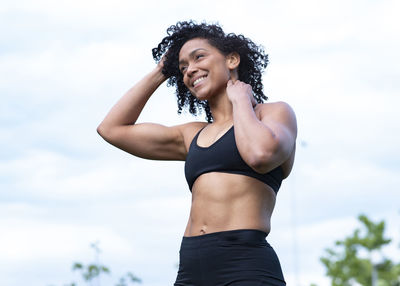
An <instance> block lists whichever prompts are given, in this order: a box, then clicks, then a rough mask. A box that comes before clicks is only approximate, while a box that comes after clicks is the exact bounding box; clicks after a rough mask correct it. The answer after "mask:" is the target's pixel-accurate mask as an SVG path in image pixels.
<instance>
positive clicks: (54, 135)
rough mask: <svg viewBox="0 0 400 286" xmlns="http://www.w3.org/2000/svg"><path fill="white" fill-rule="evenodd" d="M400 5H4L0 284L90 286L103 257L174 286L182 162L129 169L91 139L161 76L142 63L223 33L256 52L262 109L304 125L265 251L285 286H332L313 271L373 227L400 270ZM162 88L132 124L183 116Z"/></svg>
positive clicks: (185, 205) (114, 274)
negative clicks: (133, 92) (192, 25)
mask: <svg viewBox="0 0 400 286" xmlns="http://www.w3.org/2000/svg"><path fill="white" fill-rule="evenodd" d="M399 12H400V2H399V1H396V0H381V1H374V0H367V1H366V0H336V1H332V0H327V1H317V0H305V1H294V0H293V1H290V0H283V1H271V0H267V1H252V0H249V1H225V0H222V1H210V0H205V1H200V2H189V1H178V0H170V1H127V0H117V1H104V0H97V1H92V0H82V1H76V0H70V1H49V0H36V1H22V0H16V1H5V0H2V1H1V5H0V27H1V28H0V98H1V104H0V146H1V148H0V284H1V285H4V286H20V285H30V286H49V285H54V286H61V285H65V284H66V283H70V282H72V281H77V282H79V283H80V284H79V285H84V283H83V282H82V281H81V280H80V278H79V273H77V272H72V271H71V266H72V264H73V263H74V262H76V261H79V262H82V263H84V264H88V263H91V262H93V261H94V259H95V255H94V251H93V249H92V248H91V247H90V244H91V243H95V242H98V246H99V248H100V249H101V252H100V254H99V259H100V262H101V263H103V264H104V265H106V266H108V267H109V268H110V269H111V275H108V276H105V277H104V278H102V280H101V285H115V283H116V282H117V281H118V279H119V277H121V276H122V275H124V273H126V272H128V271H131V272H133V273H134V274H135V275H136V276H138V277H139V278H141V279H142V281H143V283H142V285H144V286H161V285H172V284H173V282H174V280H175V277H176V271H177V263H178V259H179V258H178V251H179V246H180V242H181V238H182V235H183V232H184V229H185V226H186V222H187V219H188V214H189V210H190V202H191V194H190V192H189V190H188V187H187V184H186V181H185V179H184V174H183V166H184V165H183V162H157V161H149V160H143V159H139V158H135V157H133V156H131V155H129V154H127V153H125V152H123V151H120V150H118V149H116V148H114V147H113V146H111V145H109V144H108V143H106V142H105V141H104V140H103V139H102V138H101V137H100V136H99V135H98V134H97V132H96V127H97V126H98V124H99V123H100V122H101V120H102V119H103V118H104V116H105V115H106V113H107V112H108V110H109V109H110V108H111V107H112V105H113V104H114V103H115V102H116V101H117V100H118V99H119V98H120V97H121V96H122V95H123V94H124V93H125V92H126V91H127V90H128V89H129V88H130V87H131V86H132V85H133V84H134V83H135V82H137V81H138V80H140V79H141V77H143V76H144V75H145V74H146V73H148V72H150V71H151V70H152V69H153V68H154V65H155V62H154V60H153V59H152V56H151V49H152V48H153V47H155V46H156V45H157V44H158V43H159V41H160V40H161V39H162V38H163V37H164V36H165V35H166V29H167V28H168V27H169V26H170V25H172V24H175V23H176V22H177V21H180V20H189V19H193V20H196V21H198V22H201V21H207V22H210V23H215V22H218V23H219V24H220V25H221V26H222V27H223V28H224V30H225V31H226V32H234V33H236V34H243V35H245V36H246V37H249V38H251V39H252V40H253V41H254V42H256V43H258V44H261V45H263V46H264V48H265V50H266V51H267V53H268V54H269V59H270V64H269V66H268V67H267V69H266V71H265V73H264V79H263V82H264V89H265V93H266V94H267V96H268V97H269V101H271V102H274V101H285V102H287V103H289V104H290V105H291V106H292V108H293V109H294V111H295V113H296V116H297V121H298V131H299V132H298V139H297V143H298V148H297V157H296V161H295V166H294V169H293V172H292V174H291V176H290V177H289V178H288V179H287V180H285V181H284V182H283V185H282V187H281V189H280V191H279V193H278V196H277V203H276V206H275V210H274V214H273V216H272V230H271V233H270V234H269V236H268V238H267V239H268V241H269V243H270V244H271V245H272V246H273V248H274V249H275V251H276V252H277V254H278V256H279V258H280V261H281V264H282V268H283V272H284V275H285V279H286V281H287V283H288V285H295V286H300V285H301V286H303V285H304V286H306V285H307V286H308V285H310V284H311V283H317V284H318V285H320V286H321V285H329V280H328V279H327V278H326V277H325V269H324V267H323V266H322V264H321V263H320V261H319V258H320V257H321V256H323V255H324V254H325V250H324V249H325V248H327V247H333V245H334V242H335V241H336V240H338V239H342V238H344V237H345V236H347V235H350V234H351V233H352V231H353V230H354V229H355V228H356V227H359V226H360V224H359V222H358V220H357V216H358V215H359V214H361V213H363V214H366V215H367V216H368V217H370V218H371V219H372V220H374V221H376V222H377V221H381V220H385V221H386V235H387V236H388V237H391V238H392V239H393V242H392V243H391V244H390V246H388V247H387V248H385V249H384V250H383V255H385V256H387V257H392V258H396V257H400V249H399V243H400V225H399V222H400V220H399V216H400V204H399V201H400V196H399V194H398V187H397V186H399V185H400V176H399V175H398V174H399V170H400V150H399V148H398V146H400V136H399V135H398V133H399V127H398V124H399V122H400V115H399V113H398V112H396V110H397V109H398V106H399V105H400V97H399V93H400V81H399V78H400V68H399V67H400V54H399V52H398V51H400V19H399V17H398V14H399ZM176 111H177V106H176V99H175V95H174V89H173V88H172V87H167V86H166V85H165V84H164V85H163V86H161V87H160V88H159V89H158V90H157V91H156V92H155V94H154V95H153V96H152V97H151V99H150V100H149V102H148V104H147V105H146V107H145V109H144V111H143V113H142V114H141V116H140V118H139V121H140V122H157V123H162V124H165V125H174V124H180V123H184V122H187V121H192V120H204V116H200V117H199V118H193V117H192V116H190V115H188V114H183V115H181V116H179V115H177V112H176Z"/></svg>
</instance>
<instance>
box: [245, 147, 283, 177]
mask: <svg viewBox="0 0 400 286" xmlns="http://www.w3.org/2000/svg"><path fill="white" fill-rule="evenodd" d="M281 152H282V145H281V144H280V142H279V140H277V139H276V140H274V142H273V144H271V142H270V143H269V146H268V148H265V147H262V146H260V147H258V148H253V149H252V152H251V156H250V157H249V159H248V165H249V166H250V168H252V169H253V170H254V171H256V172H257V173H261V174H265V173H267V172H269V171H271V170H272V169H273V168H275V167H276V163H277V162H276V161H277V159H278V158H279V157H281V155H280V154H281Z"/></svg>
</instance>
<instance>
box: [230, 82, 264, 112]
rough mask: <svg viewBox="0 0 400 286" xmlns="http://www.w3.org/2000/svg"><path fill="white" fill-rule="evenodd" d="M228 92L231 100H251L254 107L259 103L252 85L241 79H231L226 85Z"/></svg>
mask: <svg viewBox="0 0 400 286" xmlns="http://www.w3.org/2000/svg"><path fill="white" fill-rule="evenodd" d="M226 93H227V95H228V98H229V100H230V101H231V102H233V101H236V100H249V101H250V102H251V105H252V106H253V107H254V106H256V105H257V102H256V100H255V98H254V96H253V90H252V89H251V85H249V84H247V83H244V82H242V81H240V80H235V81H232V80H229V81H228V83H227V86H226Z"/></svg>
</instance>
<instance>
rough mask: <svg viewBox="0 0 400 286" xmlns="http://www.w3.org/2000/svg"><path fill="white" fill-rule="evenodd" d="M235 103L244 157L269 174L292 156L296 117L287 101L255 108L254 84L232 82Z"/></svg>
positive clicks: (230, 91) (238, 138)
mask: <svg viewBox="0 0 400 286" xmlns="http://www.w3.org/2000/svg"><path fill="white" fill-rule="evenodd" d="M227 93H228V96H229V99H230V100H231V102H232V105H233V120H234V125H235V139H236V144H237V146H238V150H239V152H240V155H241V156H242V158H243V160H244V161H245V162H246V163H247V164H248V165H249V166H250V167H252V168H253V169H254V170H255V171H257V172H259V173H266V172H268V171H270V170H272V169H274V168H276V167H278V166H280V165H282V164H283V163H284V162H285V161H286V160H288V159H289V157H290V155H291V154H292V153H293V152H294V149H295V142H296V136H297V123H296V117H295V114H294V112H293V110H292V108H291V107H290V106H289V105H288V104H286V103H284V102H275V103H268V104H259V105H256V106H255V108H253V105H254V103H255V102H254V100H253V98H252V90H251V86H250V85H248V84H245V83H243V82H240V81H236V82H235V83H233V82H232V81H230V82H228V87H227Z"/></svg>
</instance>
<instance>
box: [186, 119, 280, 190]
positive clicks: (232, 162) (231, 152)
mask: <svg viewBox="0 0 400 286" xmlns="http://www.w3.org/2000/svg"><path fill="white" fill-rule="evenodd" d="M203 128H204V127H203ZM203 128H202V129H201V130H203ZM201 130H200V131H199V132H198V133H197V134H196V136H194V138H193V140H192V143H191V144H190V147H189V152H188V154H187V156H186V162H185V176H186V181H187V183H188V185H189V189H190V191H192V187H193V184H194V182H195V181H196V179H197V178H198V177H199V176H200V175H202V174H204V173H209V172H222V173H231V174H241V175H246V176H250V177H253V178H256V179H258V180H260V181H262V182H264V183H265V184H267V185H268V186H270V187H271V188H272V189H273V190H274V191H275V193H277V192H278V190H279V188H280V186H281V183H282V180H283V171H282V168H281V167H280V166H279V167H276V168H275V169H273V170H272V171H269V172H268V173H265V174H261V173H257V172H256V171H254V170H253V169H252V168H251V167H249V165H247V164H246V162H244V161H243V159H242V157H241V156H240V154H239V150H238V149H237V146H236V142H235V134H234V130H233V126H232V127H231V128H230V129H229V130H228V131H227V132H226V133H225V134H224V135H222V137H221V138H219V139H218V140H217V141H215V142H214V143H213V144H212V145H211V146H209V147H201V146H199V145H197V138H198V137H199V134H200V132H201Z"/></svg>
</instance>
